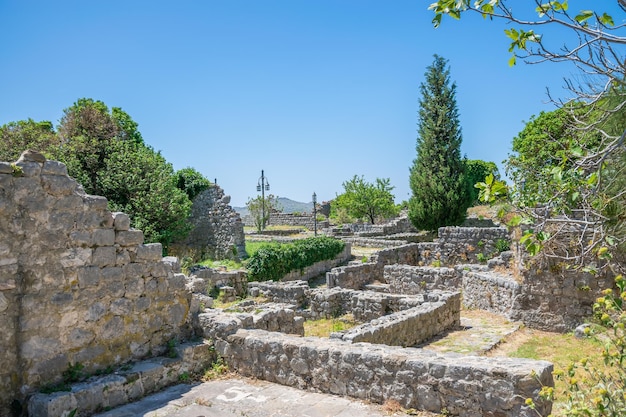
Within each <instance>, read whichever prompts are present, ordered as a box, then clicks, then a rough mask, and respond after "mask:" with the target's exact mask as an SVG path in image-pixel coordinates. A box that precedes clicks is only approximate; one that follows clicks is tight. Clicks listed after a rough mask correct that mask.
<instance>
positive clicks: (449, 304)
mask: <svg viewBox="0 0 626 417" xmlns="http://www.w3.org/2000/svg"><path fill="white" fill-rule="evenodd" d="M460 307H461V293H460V292H456V293H449V294H440V297H439V301H436V302H424V303H423V304H421V305H419V306H417V307H413V308H410V309H408V310H403V311H398V312H396V313H392V314H389V315H386V316H382V317H380V318H377V319H374V320H372V321H370V322H368V323H365V324H362V325H360V326H357V327H354V328H352V329H350V330H348V331H346V332H344V333H333V334H331V338H338V339H341V340H345V341H347V342H351V343H357V342H368V343H380V344H386V345H390V346H415V345H418V344H420V343H423V342H425V341H426V340H428V339H430V338H432V337H434V336H436V335H438V334H441V333H442V332H444V331H446V330H449V329H451V328H454V327H457V326H459V325H460V324H461V314H460Z"/></svg>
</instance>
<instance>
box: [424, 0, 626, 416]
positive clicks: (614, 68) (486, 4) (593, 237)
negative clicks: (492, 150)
mask: <svg viewBox="0 0 626 417" xmlns="http://www.w3.org/2000/svg"><path fill="white" fill-rule="evenodd" d="M518 3H519V2H515V1H512V0H510V1H507V0H476V1H472V0H461V1H457V0H439V1H436V2H435V3H433V4H431V6H430V9H431V10H433V11H434V13H435V17H434V19H433V22H434V24H435V26H438V25H439V24H440V23H441V21H442V16H443V15H450V16H451V17H453V18H456V19H458V18H460V16H461V14H462V13H464V12H466V11H469V12H475V13H479V14H481V15H482V16H483V17H489V18H490V19H503V20H505V21H508V22H509V23H512V24H513V25H512V26H510V27H509V28H508V29H506V30H505V34H506V36H507V37H509V39H510V41H511V44H510V49H509V51H510V52H512V53H513V55H512V57H511V60H510V64H511V65H514V64H515V63H516V62H517V60H518V59H520V58H521V59H522V60H524V61H525V62H528V63H541V62H546V61H552V62H566V63H570V64H573V65H575V66H576V67H578V68H579V70H580V73H581V74H583V75H582V76H581V77H579V78H578V80H579V81H572V80H566V88H567V89H568V90H569V91H570V93H572V95H573V97H570V98H569V99H568V100H563V101H561V100H556V101H555V104H557V106H558V107H559V108H561V109H563V110H564V111H565V112H567V117H568V118H569V119H570V120H571V121H573V122H574V123H573V124H569V123H566V124H565V125H563V124H562V123H561V121H560V120H558V119H557V120H547V119H548V118H547V117H544V118H543V119H545V120H542V121H543V122H545V124H544V125H543V127H544V128H545V127H547V126H549V127H550V128H556V130H557V132H559V131H560V127H562V126H565V127H566V130H565V132H559V133H562V138H561V139H562V140H563V141H562V142H561V143H559V145H561V146H562V145H563V143H565V144H566V145H568V146H565V147H564V149H562V150H561V152H556V153H555V154H552V155H551V156H554V155H556V156H557V159H556V160H552V159H549V160H548V161H549V164H550V165H552V167H551V168H550V170H549V173H548V172H546V171H547V170H546V169H541V170H540V173H537V172H536V171H535V173H534V174H535V175H543V177H544V178H541V179H540V180H539V182H538V183H537V185H536V187H535V188H531V189H530V190H529V191H528V193H530V194H531V195H532V194H536V195H538V196H539V197H540V198H541V200H544V201H543V204H542V208H541V209H540V210H538V209H536V208H533V209H532V210H527V211H526V214H527V215H528V220H529V221H530V222H531V223H532V228H533V229H532V230H529V231H527V233H526V234H525V235H524V236H523V237H522V240H523V242H522V243H523V244H524V245H526V247H527V248H531V250H532V252H535V253H536V252H538V251H539V250H541V253H542V255H543V256H546V257H548V258H556V260H557V261H559V262H564V264H565V265H567V266H568V267H580V268H584V269H585V270H588V271H590V272H594V271H597V270H598V269H599V268H600V267H604V268H607V269H609V270H610V272H615V273H617V272H620V270H623V267H624V262H623V259H622V260H618V261H617V262H608V261H610V260H611V259H615V258H614V255H618V256H619V255H620V251H622V252H623V244H624V242H625V240H626V239H625V238H626V233H625V232H626V230H625V229H626V227H625V226H624V220H625V219H626V211H625V209H624V207H625V203H626V200H625V198H624V197H625V193H626V189H625V188H624V185H626V181H625V179H624V171H623V168H622V167H623V166H624V165H623V164H622V165H620V163H622V162H624V161H625V159H626V158H625V157H624V141H625V139H626V123H624V121H625V120H624V119H625V118H626V111H624V110H625V108H626V66H625V65H624V62H626V57H625V50H624V45H626V36H624V30H625V29H626V23H624V18H623V14H624V13H626V1H624V0H614V1H613V2H612V6H613V9H614V10H615V11H614V12H611V13H607V12H606V9H607V8H608V7H610V6H609V4H610V3H609V2H608V1H605V2H593V3H591V2H588V3H589V6H588V7H589V9H583V10H577V11H571V10H570V8H569V2H568V1H567V0H563V1H546V2H545V3H542V2H540V1H534V2H527V3H526V4H525V6H526V7H528V6H530V7H531V9H530V10H528V9H526V10H525V6H520V5H519V4H518ZM513 5H515V7H516V8H515V9H513ZM616 5H618V6H619V9H617V8H615V6H616ZM592 7H593V9H591V8H592ZM533 9H534V10H533ZM529 12H530V13H529ZM528 16H530V17H528ZM547 26H551V27H554V26H556V27H560V28H562V29H564V30H563V31H561V32H560V33H559V39H558V43H554V42H550V41H549V39H548V35H545V36H544V34H542V33H540V32H536V31H535V30H536V29H538V28H539V29H538V30H541V28H545V27H547ZM568 35H569V36H568ZM554 45H558V46H556V47H554ZM552 116H555V115H552ZM537 120H539V118H538V119H537ZM532 122H534V120H533V121H532ZM571 129H574V130H571ZM545 132H546V130H545V129H544V133H545ZM547 132H552V133H553V132H554V130H552V129H547ZM536 133H537V132H534V134H536ZM539 133H541V132H539ZM572 133H573V135H572V136H573V137H572V139H574V142H577V143H572V141H570V140H569V138H570V134H572ZM563 138H564V139H563ZM577 138H582V139H583V140H581V141H580V140H579V141H576V139H577ZM590 138H591V140H589V139H590ZM520 145H521V144H520ZM527 145H532V143H528V144H527ZM541 145H545V146H549V145H550V144H549V140H544V141H543V142H542V143H541ZM589 145H591V146H589ZM520 149H522V148H520ZM538 151H540V150H538ZM525 152H526V151H525ZM526 153H528V154H529V155H530V154H532V151H531V150H530V149H528V150H527V152H526ZM521 162H523V163H529V164H530V165H531V166H532V165H535V163H534V162H533V163H531V162H532V161H521ZM536 162H537V163H538V164H536V165H538V166H539V165H540V164H539V162H540V161H536ZM546 174H549V175H546ZM528 175H533V173H532V172H530V173H528ZM533 179H535V178H533ZM517 185H518V187H519V185H520V184H517ZM525 187H526V184H524V188H525ZM548 190H550V191H551V193H552V195H551V196H549V195H548ZM620 243H621V245H620ZM607 272H609V271H607ZM625 287H626V285H625V282H624V279H623V276H622V275H621V274H618V275H617V278H616V280H615V285H614V286H613V288H609V289H607V290H605V297H600V298H599V299H598V301H597V303H596V304H595V305H594V312H595V313H596V317H597V318H598V321H599V323H600V324H601V325H603V326H604V327H605V328H607V329H608V332H606V333H605V334H603V337H604V339H605V343H606V347H605V349H604V350H603V351H602V352H601V355H602V357H603V359H604V365H605V366H604V367H603V366H593V365H592V364H591V363H590V362H588V361H586V360H583V361H581V362H580V363H576V364H572V366H570V367H569V368H568V370H567V373H561V374H557V375H556V376H557V377H559V378H564V379H565V381H566V382H567V385H568V387H569V392H568V395H567V398H566V400H567V405H566V410H565V414H566V415H568V416H621V415H623V414H624V408H625V407H626V404H625V403H624V400H625V399H626V389H625V385H624V384H625V381H626V369H625V368H624V364H626V356H625V354H624V352H625V350H624V349H625V347H626V338H625V333H624V328H625V325H626V314H625V313H624V308H623V303H624V301H626V292H625V291H624V289H625ZM542 394H543V395H544V396H545V397H546V398H548V399H550V400H551V399H552V398H553V389H552V388H551V387H544V390H542ZM527 403H528V401H527ZM530 404H531V405H532V401H530Z"/></svg>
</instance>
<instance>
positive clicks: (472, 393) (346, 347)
mask: <svg viewBox="0 0 626 417" xmlns="http://www.w3.org/2000/svg"><path fill="white" fill-rule="evenodd" d="M215 346H216V349H217V351H218V352H219V353H220V354H221V355H222V356H223V357H224V358H225V359H226V361H227V362H228V364H229V366H231V367H232V368H234V369H236V370H237V371H238V372H239V373H241V374H242V375H247V376H251V377H255V378H260V379H264V380H267V381H271V382H277V383H279V384H283V385H287V386H292V387H296V388H300V389H308V390H315V391H320V392H326V393H332V394H336V395H346V396H350V397H354V398H360V399H364V400H368V401H373V402H377V403H383V402H385V401H387V400H395V401H398V402H399V403H400V405H402V406H403V407H405V408H415V409H418V410H427V411H432V412H436V413H439V412H441V410H442V409H443V408H445V409H447V410H448V412H449V414H450V415H455V416H461V417H484V416H491V417H496V416H498V417H530V416H537V415H540V416H547V415H548V414H549V413H550V410H551V403H546V402H544V401H543V400H541V399H540V398H539V395H538V394H539V391H540V390H541V384H544V385H549V386H552V385H553V381H552V364H550V363H548V362H544V361H533V360H527V359H513V358H499V357H472V356H464V355H446V354H438V353H434V352H432V351H428V350H424V349H414V348H400V347H394V346H383V345H372V344H369V343H346V342H343V341H339V340H334V339H319V338H310V337H296V336H290V335H284V334H282V333H273V332H266V331H262V330H238V331H236V332H234V333H232V334H231V335H230V336H228V337H226V338H225V339H218V340H216V341H215ZM533 375H536V376H533ZM526 398H532V399H533V400H534V401H535V403H536V404H537V408H536V410H531V409H530V408H529V407H528V406H527V405H526V404H525V400H526Z"/></svg>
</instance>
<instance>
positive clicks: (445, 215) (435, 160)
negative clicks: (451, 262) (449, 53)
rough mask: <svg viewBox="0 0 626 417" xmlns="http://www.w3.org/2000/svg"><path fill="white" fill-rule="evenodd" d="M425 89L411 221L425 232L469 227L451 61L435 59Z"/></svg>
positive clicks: (413, 172) (412, 171)
mask: <svg viewBox="0 0 626 417" xmlns="http://www.w3.org/2000/svg"><path fill="white" fill-rule="evenodd" d="M424 75H425V78H426V79H425V81H424V82H422V83H421V85H420V92H421V99H420V101H419V105H420V106H419V112H418V124H417V126H418V127H417V145H416V151H417V158H416V159H415V160H414V161H413V166H412V167H411V169H410V178H409V185H410V186H411V191H412V196H411V198H410V199H409V219H410V220H411V222H412V223H413V225H414V226H415V227H416V228H418V229H421V230H432V231H435V230H437V229H438V228H439V227H442V226H452V225H458V224H460V223H462V222H463V220H464V219H465V216H466V212H467V208H468V207H469V205H470V201H469V200H470V196H469V190H468V189H467V185H466V182H465V167H464V164H463V160H462V159H461V140H462V137H461V128H460V126H459V114H458V110H457V107H456V84H455V83H453V82H451V81H450V69H449V67H448V61H447V60H446V59H444V58H442V57H440V56H438V55H435V59H434V61H433V64H432V65H431V66H429V67H428V68H427V69H426V73H425V74H424Z"/></svg>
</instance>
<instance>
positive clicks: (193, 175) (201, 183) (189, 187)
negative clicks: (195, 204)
mask: <svg viewBox="0 0 626 417" xmlns="http://www.w3.org/2000/svg"><path fill="white" fill-rule="evenodd" d="M176 186H177V187H178V188H179V189H180V190H183V191H184V192H185V193H187V197H189V200H191V201H193V199H194V198H195V197H196V196H197V195H198V194H200V193H201V192H202V191H204V190H206V189H207V188H209V187H210V186H211V182H210V181H209V180H208V179H206V178H205V177H204V175H202V174H201V173H200V172H198V171H196V170H195V169H194V168H191V167H187V168H183V169H180V170H178V171H176Z"/></svg>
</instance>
